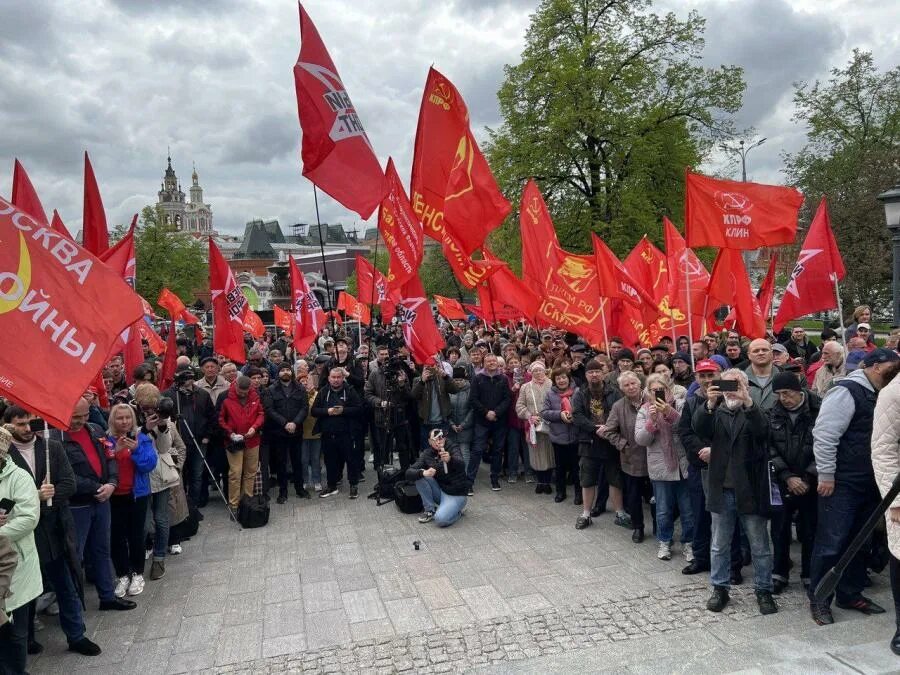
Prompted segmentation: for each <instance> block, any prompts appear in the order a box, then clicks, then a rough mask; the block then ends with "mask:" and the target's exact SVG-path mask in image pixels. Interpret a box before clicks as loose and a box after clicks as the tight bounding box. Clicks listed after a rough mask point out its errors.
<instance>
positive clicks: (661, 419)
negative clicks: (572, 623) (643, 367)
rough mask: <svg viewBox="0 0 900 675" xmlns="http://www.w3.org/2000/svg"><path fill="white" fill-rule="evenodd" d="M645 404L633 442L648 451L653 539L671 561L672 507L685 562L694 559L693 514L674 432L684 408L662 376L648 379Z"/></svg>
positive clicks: (661, 554)
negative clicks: (653, 508) (653, 502)
mask: <svg viewBox="0 0 900 675" xmlns="http://www.w3.org/2000/svg"><path fill="white" fill-rule="evenodd" d="M644 398H645V402H644V404H643V405H642V406H641V408H640V410H638V414H637V421H636V422H635V427H634V438H635V440H636V441H637V442H638V443H639V444H640V445H643V446H645V447H646V448H647V474H648V475H649V476H650V482H651V484H652V485H653V496H654V497H656V539H657V541H658V542H659V550H658V551H657V553H656V557H657V558H659V559H660V560H671V559H672V539H673V537H674V535H675V506H676V505H677V506H678V512H679V514H680V518H681V552H682V555H683V556H684V559H685V561H686V562H688V563H690V562H691V561H692V560H693V559H694V553H693V548H692V543H691V542H692V541H693V539H694V514H693V510H692V508H691V495H690V490H689V489H688V480H687V475H688V461H687V454H686V453H685V450H684V446H683V445H682V444H681V439H679V438H678V434H677V433H675V430H676V428H677V425H678V420H679V419H680V417H681V410H682V407H683V406H684V399H683V398H675V396H674V392H673V388H672V384H671V382H670V381H669V379H668V378H667V377H666V376H665V375H662V374H659V373H653V374H651V375H650V376H648V377H647V387H646V389H645V393H644Z"/></svg>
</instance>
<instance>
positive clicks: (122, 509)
mask: <svg viewBox="0 0 900 675" xmlns="http://www.w3.org/2000/svg"><path fill="white" fill-rule="evenodd" d="M109 504H110V511H111V514H110V516H111V518H110V520H111V522H110V528H109V546H110V553H111V556H112V562H113V567H114V568H115V570H116V576H117V577H124V576H128V575H130V574H143V573H144V551H145V549H144V546H145V541H144V533H145V531H146V527H147V509H148V508H149V506H150V495H147V496H145V497H138V498H135V497H134V496H133V495H113V496H112V497H110V498H109Z"/></svg>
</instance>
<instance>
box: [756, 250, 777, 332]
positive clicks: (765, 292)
mask: <svg viewBox="0 0 900 675" xmlns="http://www.w3.org/2000/svg"><path fill="white" fill-rule="evenodd" d="M777 265H778V252H777V251H772V255H771V257H770V258H769V270H768V272H766V278H765V279H763V282H762V285H761V286H760V287H759V291H758V292H757V294H756V299H757V301H758V302H759V312H760V314H762V316H763V319H764V320H765V319H767V318H768V316H769V313H770V312H771V311H772V298H774V297H775V267H776V266H777Z"/></svg>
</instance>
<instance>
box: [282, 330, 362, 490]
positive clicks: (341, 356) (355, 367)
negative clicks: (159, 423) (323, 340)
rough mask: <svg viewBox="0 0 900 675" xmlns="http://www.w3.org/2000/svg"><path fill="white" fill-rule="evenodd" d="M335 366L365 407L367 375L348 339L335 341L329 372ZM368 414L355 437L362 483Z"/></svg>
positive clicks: (354, 450) (358, 425) (354, 455)
mask: <svg viewBox="0 0 900 675" xmlns="http://www.w3.org/2000/svg"><path fill="white" fill-rule="evenodd" d="M335 366H337V367H338V368H343V369H344V382H346V383H347V384H348V385H350V386H351V387H353V388H354V389H355V390H356V393H357V394H359V396H360V399H362V401H363V406H365V402H366V401H365V398H363V392H364V389H365V386H366V375H365V373H364V372H363V368H362V366H361V365H360V364H359V363H357V361H356V358H354V356H353V350H352V348H351V344H350V340H349V339H348V338H346V337H338V338H337V339H336V340H335V341H334V356H333V357H332V359H331V362H330V363H329V364H328V367H327V370H328V371H330V370H331V369H332V368H334V367H335ZM367 412H368V411H366V410H364V412H363V419H362V420H360V423H359V424H357V425H356V433H355V434H354V435H353V457H354V461H355V462H358V463H359V478H360V482H362V481H363V480H365V478H364V475H365V470H366V460H365V455H366V429H367V427H368V424H366V419H365V418H367ZM292 461H293V460H292ZM302 487H303V486H302V484H301V488H302Z"/></svg>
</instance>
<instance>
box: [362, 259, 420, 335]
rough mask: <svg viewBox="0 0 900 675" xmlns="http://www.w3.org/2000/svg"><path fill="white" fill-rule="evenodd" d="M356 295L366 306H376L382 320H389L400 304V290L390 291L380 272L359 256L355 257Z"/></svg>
mask: <svg viewBox="0 0 900 675" xmlns="http://www.w3.org/2000/svg"><path fill="white" fill-rule="evenodd" d="M416 274H418V272H416ZM356 295H357V296H358V297H359V301H360V302H362V303H364V304H366V305H378V306H379V308H380V309H381V316H382V320H385V319H387V320H390V317H392V316H394V311H395V308H396V306H397V303H398V302H400V290H399V289H398V290H396V291H394V290H392V289H391V287H390V285H389V284H388V281H387V279H385V277H384V275H383V274H382V273H381V271H380V270H378V269H377V268H376V267H375V266H374V265H373V264H372V263H370V262H369V261H368V260H367V259H366V258H365V256H362V255H360V254H357V255H356Z"/></svg>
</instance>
